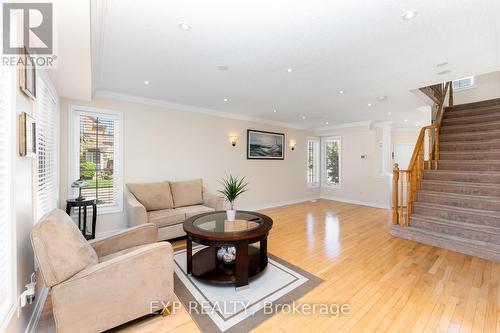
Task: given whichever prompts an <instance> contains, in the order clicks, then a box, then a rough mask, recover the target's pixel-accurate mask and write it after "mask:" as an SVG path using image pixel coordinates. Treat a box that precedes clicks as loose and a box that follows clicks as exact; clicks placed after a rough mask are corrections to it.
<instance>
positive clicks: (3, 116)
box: [0, 37, 15, 327]
mask: <svg viewBox="0 0 500 333" xmlns="http://www.w3.org/2000/svg"><path fill="white" fill-rule="evenodd" d="M0 44H1V37H0ZM13 77H14V76H13V69H12V68H7V67H5V66H2V65H1V64H0V327H1V326H2V323H3V322H5V321H6V320H7V318H6V316H7V314H8V313H9V311H10V310H11V309H12V307H13V306H14V296H13V290H14V288H13V281H14V279H13V274H14V269H13V262H14V258H13V251H12V238H13V227H14V221H13V214H12V205H11V180H12V173H11V172H12V169H11V163H12V155H13V153H12V149H11V147H12V141H11V138H12V133H11V131H12V127H13V126H12V122H11V121H12V118H11V117H12V114H13V113H14V108H13V98H12V96H13V89H14V87H15V80H14V79H13Z"/></svg>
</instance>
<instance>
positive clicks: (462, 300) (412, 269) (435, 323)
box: [39, 200, 500, 333]
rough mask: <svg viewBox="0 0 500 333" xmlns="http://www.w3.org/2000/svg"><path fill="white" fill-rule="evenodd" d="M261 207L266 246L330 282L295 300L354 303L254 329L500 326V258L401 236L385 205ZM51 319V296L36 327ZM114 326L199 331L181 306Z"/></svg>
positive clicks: (488, 329)
mask: <svg viewBox="0 0 500 333" xmlns="http://www.w3.org/2000/svg"><path fill="white" fill-rule="evenodd" d="M263 212H264V213H265V214H267V215H269V216H271V217H272V218H273V220H274V226H273V229H272V230H271V234H270V236H269V242H268V251H269V252H270V253H272V254H274V255H276V256H278V257H280V258H282V259H284V260H286V261H288V262H290V263H292V264H294V265H297V266H299V267H301V268H302V269H305V270H307V271H309V272H311V273H312V274H315V275H317V276H319V277H320V278H322V279H323V280H324V282H323V283H322V284H320V285H319V286H318V287H316V288H315V289H313V290H312V291H311V292H310V293H308V294H306V295H305V296H304V297H302V298H301V299H299V300H298V303H328V304H333V303H335V304H343V303H348V304H350V307H351V313H350V314H349V315H345V316H340V317H337V318H334V317H330V316H324V315H319V314H318V315H314V316H312V315H311V316H305V315H300V316H299V315H285V314H283V313H280V314H277V315H275V316H274V317H272V318H270V319H269V320H267V321H265V322H264V323H262V324H261V325H260V326H258V327H257V328H256V329H255V330H254V332H484V333H492V332H500V289H499V280H500V264H499V263H495V262H492V261H487V260H483V259H479V258H476V257H471V256H466V255H463V254H459V253H455V252H450V251H447V250H443V249H439V248H435V247H432V246H428V245H423V244H419V243H415V242H411V241H407V240H404V239H400V238H394V237H392V236H390V235H389V225H388V221H389V217H390V211H388V210H384V209H377V208H370V207H365V206H358V205H351V204H345V203H339V202H334V201H328V200H319V201H317V202H307V203H302V204H297V205H292V206H286V207H279V208H274V209H268V210H264V211H263ZM182 243H183V242H182V241H179V242H176V243H175V244H174V246H176V247H181V246H183V244H182ZM51 317H52V313H51V305H50V299H49V300H48V302H47V303H46V306H45V308H44V311H43V314H42V319H41V322H40V324H39V332H49V331H51V327H53V326H52V325H53V324H51V321H52V319H51ZM52 329H53V328H52ZM116 331H119V332H183V333H184V332H199V329H198V327H197V326H196V324H195V323H194V322H193V321H192V320H191V318H190V316H189V314H188V313H187V312H186V311H185V310H184V309H183V310H182V311H181V312H178V313H176V314H174V315H171V316H168V317H165V318H163V317H161V316H154V317H147V318H144V319H140V320H137V321H135V322H133V323H130V324H128V325H126V326H125V327H121V328H120V329H118V330H116Z"/></svg>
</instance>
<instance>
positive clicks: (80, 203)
mask: <svg viewBox="0 0 500 333" xmlns="http://www.w3.org/2000/svg"><path fill="white" fill-rule="evenodd" d="M73 207H74V208H75V209H76V208H78V229H80V231H81V232H82V234H83V236H84V237H85V239H87V240H89V239H94V238H95V226H96V222H97V199H96V198H86V199H84V200H76V199H68V200H66V214H68V215H69V216H71V208H73ZM88 207H92V231H91V233H90V234H88V233H87V208H88ZM82 208H83V214H82ZM82 215H83V223H82Z"/></svg>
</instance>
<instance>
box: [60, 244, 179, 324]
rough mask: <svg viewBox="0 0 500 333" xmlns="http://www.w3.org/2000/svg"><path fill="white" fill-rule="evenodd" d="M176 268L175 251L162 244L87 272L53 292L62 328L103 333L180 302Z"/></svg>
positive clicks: (112, 260)
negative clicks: (176, 291)
mask: <svg viewBox="0 0 500 333" xmlns="http://www.w3.org/2000/svg"><path fill="white" fill-rule="evenodd" d="M173 265H174V263H173V249H172V246H171V245H170V244H169V243H167V242H161V243H155V244H149V245H144V246H143V247H140V248H138V249H135V250H133V251H131V252H129V253H127V254H124V255H121V256H118V257H115V258H113V259H110V260H108V261H104V262H102V263H99V264H96V265H93V266H90V267H87V268H86V269H84V270H82V271H80V272H79V273H77V274H76V275H74V276H73V277H71V278H70V279H68V280H66V281H64V282H62V283H61V284H59V285H56V286H54V287H53V289H52V302H53V309H54V318H55V321H56V323H57V327H58V328H61V332H62V331H64V332H102V331H104V330H106V329H109V328H112V327H115V326H118V325H120V324H122V323H124V322H127V321H130V320H132V319H135V318H138V317H141V316H144V315H146V314H149V313H151V309H152V307H153V305H154V306H155V307H158V304H162V302H163V304H166V302H169V301H173V300H174V294H173V286H174V281H173V279H174V276H173ZM117 309H119V311H117ZM154 310H157V309H154Z"/></svg>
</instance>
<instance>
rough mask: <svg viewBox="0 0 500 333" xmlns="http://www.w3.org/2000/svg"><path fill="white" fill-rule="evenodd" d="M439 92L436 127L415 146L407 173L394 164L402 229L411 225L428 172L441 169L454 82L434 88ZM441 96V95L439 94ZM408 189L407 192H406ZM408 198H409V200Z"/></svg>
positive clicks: (424, 131) (395, 219)
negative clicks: (442, 140)
mask: <svg viewBox="0 0 500 333" xmlns="http://www.w3.org/2000/svg"><path fill="white" fill-rule="evenodd" d="M440 89H441V90H440ZM429 90H432V91H434V92H439V103H438V105H437V113H436V119H435V121H434V123H433V124H432V125H429V126H424V127H422V128H421V129H420V133H419V135H418V138H417V142H416V144H415V149H414V150H413V154H412V156H411V160H410V163H409V164H408V169H407V170H401V169H399V165H398V164H397V163H396V164H394V169H393V180H392V181H393V189H392V195H393V214H392V223H393V224H399V225H401V226H407V225H409V220H410V215H411V212H412V205H413V202H414V201H415V200H416V199H417V193H418V190H419V189H420V184H421V181H422V178H423V176H424V170H425V169H432V168H434V169H437V168H438V165H439V164H438V161H439V129H440V127H441V122H442V121H443V116H444V107H445V103H446V96H447V95H448V94H449V99H448V103H450V105H453V90H452V85H451V82H446V84H441V85H434V86H431V87H430V88H429ZM436 94H438V93H436ZM426 137H427V138H428V139H427V140H428V146H427V147H428V151H427V152H426V151H425V138H426ZM405 187H406V190H405ZM405 194H406V197H405Z"/></svg>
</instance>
